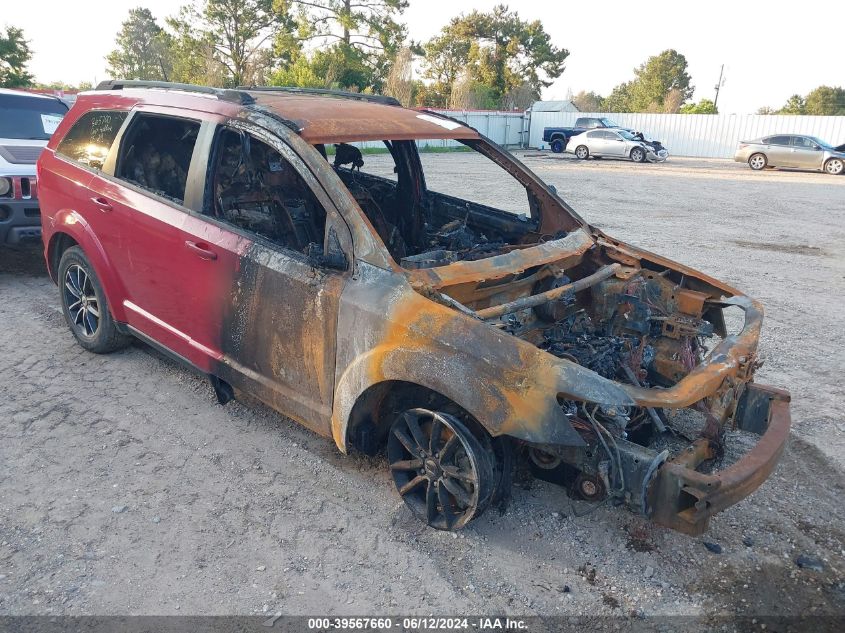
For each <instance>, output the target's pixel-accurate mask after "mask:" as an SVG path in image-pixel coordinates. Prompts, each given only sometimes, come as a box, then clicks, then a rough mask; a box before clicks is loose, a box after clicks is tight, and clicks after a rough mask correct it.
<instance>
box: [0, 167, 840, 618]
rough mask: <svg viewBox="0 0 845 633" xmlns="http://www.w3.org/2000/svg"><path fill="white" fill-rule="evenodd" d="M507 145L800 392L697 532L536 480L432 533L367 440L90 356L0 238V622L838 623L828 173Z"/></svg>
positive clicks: (475, 183)
mask: <svg viewBox="0 0 845 633" xmlns="http://www.w3.org/2000/svg"><path fill="white" fill-rule="evenodd" d="M366 158H367V160H368V162H369V163H370V165H373V166H375V167H378V166H379V164H380V163H379V161H381V160H383V157H378V156H370V157H366ZM524 160H525V162H526V163H527V164H528V165H529V166H530V167H531V168H532V169H534V170H536V171H537V172H538V173H539V174H540V175H541V176H542V177H543V178H545V179H546V180H547V181H548V182H550V183H553V184H554V185H555V186H556V187H557V188H558V191H559V193H560V194H561V195H562V196H563V197H564V198H565V199H567V200H568V201H569V202H570V203H571V204H572V205H573V206H574V207H575V208H576V209H578V210H579V211H580V212H581V213H582V214H583V215H584V216H585V217H587V218H588V219H590V220H591V221H593V222H594V223H595V224H597V225H598V226H600V227H601V228H603V229H605V230H607V231H608V232H610V233H611V234H612V235H615V236H618V237H622V238H623V239H627V240H628V241H630V242H632V243H634V244H637V245H639V246H642V247H644V248H647V249H649V250H653V251H656V252H659V253H661V254H664V255H667V256H669V257H671V258H674V259H677V260H680V261H683V262H685V263H688V264H691V265H692V266H694V267H697V268H699V269H701V270H704V271H706V272H708V273H710V274H712V275H714V276H716V277H718V278H722V279H725V280H726V281H728V282H730V283H732V284H735V285H736V286H738V287H739V288H741V289H743V290H745V291H747V292H748V293H749V294H751V295H753V296H755V297H758V298H759V299H761V300H762V301H763V302H764V304H765V305H766V307H767V322H766V324H765V327H764V332H763V340H762V345H761V349H762V353H763V355H764V357H765V359H766V364H765V365H764V367H763V368H762V369H761V370H760V371H759V373H758V380H759V381H761V382H768V383H770V384H773V385H776V386H784V387H787V388H789V389H790V390H791V391H792V393H793V398H794V399H793V409H792V411H793V418H794V431H793V437H792V439H791V442H790V444H789V446H788V448H787V450H786V452H785V454H784V456H783V458H782V461H781V463H780V465H779V466H778V468H777V470H776V471H775V473H774V475H773V476H772V477H771V478H770V479H769V481H768V482H766V483H765V484H764V485H763V486H762V488H761V489H760V490H759V491H757V492H756V493H755V494H753V495H752V496H751V497H750V498H748V499H746V500H745V501H743V502H742V503H740V504H738V505H737V506H734V507H733V508H731V509H729V510H728V511H726V512H724V513H723V514H721V515H719V516H718V517H716V518H715V519H714V520H713V521H712V523H711V529H710V531H709V532H708V534H707V535H706V536H705V537H704V538H689V537H686V536H683V535H681V534H677V533H675V532H671V531H669V530H666V529H663V528H659V527H655V526H651V525H649V524H647V523H645V522H643V521H642V520H641V519H639V518H637V517H636V516H634V515H632V514H631V513H629V512H628V511H626V510H624V509H621V508H613V507H610V506H608V505H598V506H587V505H586V504H582V503H580V502H576V503H575V504H573V502H571V501H570V500H569V499H568V497H567V496H566V494H565V492H564V491H563V490H562V489H560V488H557V487H555V486H552V485H550V484H546V483H543V482H535V483H534V484H533V485H531V486H530V487H529V488H519V487H518V488H515V489H514V497H513V500H512V503H511V505H510V506H509V508H508V509H507V510H506V511H505V512H504V513H503V514H500V513H497V512H494V511H490V512H488V513H487V514H485V515H484V517H482V518H481V519H480V520H478V521H476V522H475V523H473V524H471V525H470V526H469V527H468V528H467V529H465V530H463V531H462V532H461V533H459V534H448V533H442V532H437V531H434V530H429V529H427V528H425V527H424V526H422V525H421V524H419V523H418V522H417V521H416V520H415V519H413V518H412V517H411V515H410V513H409V511H407V510H406V509H405V508H404V506H403V504H402V503H401V501H400V500H399V498H398V496H397V495H396V493H395V491H394V489H393V485H392V483H391V481H390V480H389V478H388V474H387V470H386V468H385V462H384V459H383V458H373V459H369V458H363V457H359V456H349V457H344V456H342V455H340V454H338V453H337V451H336V449H335V447H334V445H333V444H332V443H331V441H330V440H325V439H322V438H319V437H317V436H314V435H312V434H310V433H309V432H308V431H306V430H304V429H303V428H301V427H299V426H297V425H296V424H294V423H293V422H290V421H288V420H287V419H285V418H283V417H281V416H279V415H277V414H275V413H274V412H272V411H270V410H269V409H266V408H264V407H262V406H257V405H249V406H247V405H243V404H240V403H231V404H229V405H226V406H225V407H220V406H218V405H216V404H215V400H214V397H213V394H212V391H211V389H210V388H209V387H208V385H207V384H206V383H205V382H204V381H203V380H202V379H200V378H198V377H195V376H194V375H192V374H191V373H189V372H188V371H186V370H184V369H182V368H181V367H178V366H176V365H174V364H173V363H171V362H170V361H169V360H167V359H165V358H163V357H161V356H160V355H158V354H157V353H155V352H154V351H152V350H151V349H150V348H148V347H146V346H144V345H141V344H136V345H134V346H133V347H131V348H129V349H127V350H125V351H122V352H119V353H116V354H113V355H110V356H94V355H91V354H88V353H86V352H84V351H82V350H81V349H80V348H79V347H78V346H77V345H75V343H74V340H73V338H72V336H71V334H70V333H69V332H68V330H67V328H66V327H65V325H64V322H63V320H62V317H61V314H60V312H59V309H58V298H57V291H56V289H55V287H54V286H53V285H52V284H51V282H50V281H49V279H48V278H47V277H46V274H45V270H44V266H43V263H42V260H41V256H40V253H39V252H38V251H37V250H34V249H33V250H15V251H10V250H0V296H1V297H2V298H3V301H2V302H0V319H2V322H3V324H4V327H3V328H2V329H0V350H2V354H0V381H2V384H3V385H4V387H5V397H4V398H3V399H2V400H0V615H7V614H48V615H57V614H69V615H81V614H98V615H100V614H261V613H274V612H281V613H285V614H324V613H330V614H369V615H373V614H379V615H385V614H409V613H413V614H429V613H434V614H440V615H448V614H456V613H499V614H504V613H508V614H518V615H540V614H542V615H553V614H561V615H564V614H566V615H569V614H571V615H588V616H591V617H594V616H595V617H598V616H602V615H630V614H632V613H634V614H637V615H647V616H651V615H665V614H672V615H676V614H684V615H695V616H706V617H709V616H718V615H727V616H743V615H754V616H773V615H808V614H826V615H832V616H839V617H841V618H845V551H844V550H843V548H845V527H843V526H845V511H843V509H842V500H841V498H840V496H839V495H842V494H843V493H845V476H843V470H842V469H843V466H845V433H843V430H844V429H843V426H845V425H843V418H842V415H841V412H840V410H839V407H840V406H841V404H842V402H843V387H842V384H841V381H840V380H841V378H840V377H841V376H842V374H843V362H845V361H843V358H845V355H843V349H842V347H843V343H842V340H843V337H842V335H843V334H845V330H843V327H842V325H841V319H840V312H841V305H842V297H843V296H845V266H843V263H845V256H843V245H845V239H843V238H845V221H843V220H845V217H843V216H845V205H843V200H844V199H845V178H835V177H829V176H824V175H816V174H807V173H788V172H764V173H760V174H758V173H751V172H750V171H749V170H748V169H747V168H746V167H744V166H741V165H734V164H732V163H727V162H720V161H692V160H686V161H685V160H677V159H676V160H672V161H670V162H668V163H666V164H663V165H634V164H631V163H626V162H621V161H607V160H605V161H600V162H599V161H590V162H586V163H583V162H577V161H575V160H572V159H567V158H562V157H552V156H550V155H540V154H536V153H533V154H528V155H525V156H524ZM424 162H425V164H426V167H427V169H428V173H429V175H428V180H429V184H430V186H432V188H438V187H440V186H441V185H442V187H441V188H443V189H445V190H448V189H449V188H450V187H455V186H457V185H461V186H469V187H471V188H472V190H473V192H474V193H475V194H477V196H478V197H480V198H483V197H484V196H485V195H487V196H490V195H492V194H491V192H493V193H494V194H495V191H496V189H495V188H496V184H497V177H498V176H497V174H496V172H495V171H494V170H491V169H490V168H488V167H486V166H483V165H482V164H481V163H480V162H479V161H477V160H476V159H475V158H474V157H473V156H469V155H466V154H444V155H434V154H431V155H425V156H424ZM435 184H437V186H433V185H435ZM452 190H455V189H452ZM469 197H472V196H469ZM587 512H589V514H585V513H587ZM705 542H707V543H711V549H718V548H716V547H713V546H712V544H717V545H718V546H719V547H720V548H721V553H714V552H713V551H711V549H708V548H707V546H705ZM800 555H806V556H809V557H812V558H815V559H818V560H817V562H818V563H819V567H817V569H816V570H814V569H809V568H806V567H804V568H801V567H799V566H798V565H797V564H796V562H795V560H796V558H797V557H798V556H800ZM840 630H841V629H840Z"/></svg>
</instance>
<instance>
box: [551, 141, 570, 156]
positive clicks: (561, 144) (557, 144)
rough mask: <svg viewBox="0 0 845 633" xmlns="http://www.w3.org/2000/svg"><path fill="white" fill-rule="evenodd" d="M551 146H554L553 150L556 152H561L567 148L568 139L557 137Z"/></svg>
mask: <svg viewBox="0 0 845 633" xmlns="http://www.w3.org/2000/svg"><path fill="white" fill-rule="evenodd" d="M550 147H551V148H552V151H553V152H554V153H555V154H560V153H561V152H562V151H563V150H565V149H566V141H564V140H563V139H559V138H556V139H555V140H553V141H552V143H551V146H550Z"/></svg>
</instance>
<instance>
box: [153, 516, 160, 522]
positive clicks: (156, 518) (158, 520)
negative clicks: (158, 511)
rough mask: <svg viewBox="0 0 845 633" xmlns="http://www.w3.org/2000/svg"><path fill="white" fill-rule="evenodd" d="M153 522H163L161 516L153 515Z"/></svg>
mask: <svg viewBox="0 0 845 633" xmlns="http://www.w3.org/2000/svg"><path fill="white" fill-rule="evenodd" d="M153 523H161V517H153Z"/></svg>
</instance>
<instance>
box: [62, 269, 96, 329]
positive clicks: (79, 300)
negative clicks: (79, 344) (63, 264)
mask: <svg viewBox="0 0 845 633" xmlns="http://www.w3.org/2000/svg"><path fill="white" fill-rule="evenodd" d="M64 283H65V286H64V299H65V305H66V306H67V311H68V314H69V315H70V320H71V323H72V324H73V327H74V328H75V329H76V331H77V333H79V334H81V335H82V336H86V337H88V338H90V337H92V336H94V335H95V334H96V333H97V328H99V327H100V302H99V300H98V299H97V294H96V292H95V291H94V285H93V284H92V283H91V277H90V276H89V275H88V273H87V272H86V271H85V269H84V268H82V266H79V265H78V264H73V265H71V266H69V267H68V269H67V272H65V279H64Z"/></svg>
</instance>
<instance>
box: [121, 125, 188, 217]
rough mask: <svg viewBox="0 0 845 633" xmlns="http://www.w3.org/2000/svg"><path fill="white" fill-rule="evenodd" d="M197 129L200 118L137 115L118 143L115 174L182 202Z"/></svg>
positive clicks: (157, 193)
mask: <svg viewBox="0 0 845 633" xmlns="http://www.w3.org/2000/svg"><path fill="white" fill-rule="evenodd" d="M199 130H200V124H199V121H191V120H188V119H179V118H174V117H168V116H160V115H155V114H138V115H136V116H135V118H134V119H133V121H132V123H131V124H130V126H129V129H128V130H127V131H126V135H125V138H124V140H123V142H122V143H121V148H120V156H119V157H118V162H117V170H116V173H115V176H116V177H117V178H120V179H121V180H125V181H127V182H129V183H131V184H133V185H136V186H138V187H141V188H142V189H146V190H147V191H150V192H152V193H154V194H156V195H159V196H163V197H165V198H169V199H171V200H173V201H175V202H178V203H179V204H182V202H183V201H184V199H185V185H186V183H187V181H188V168H189V167H190V166H191V156H192V155H193V153H194V145H196V142H197V135H198V134H199Z"/></svg>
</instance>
